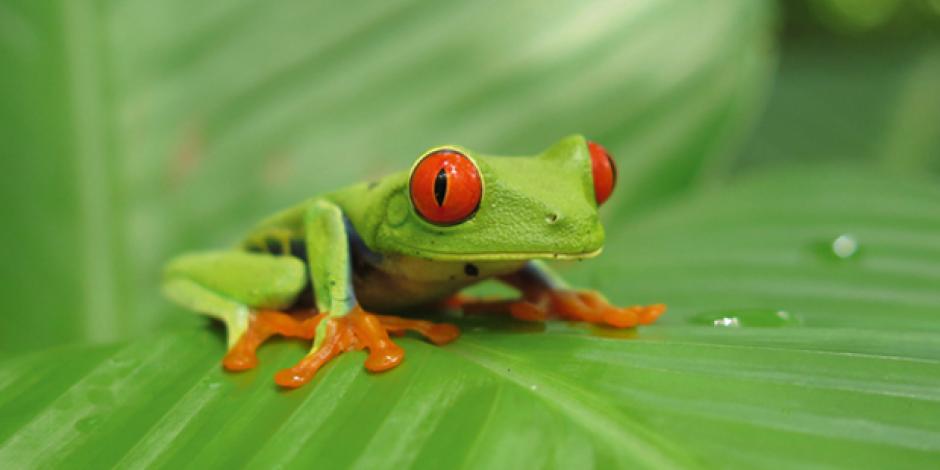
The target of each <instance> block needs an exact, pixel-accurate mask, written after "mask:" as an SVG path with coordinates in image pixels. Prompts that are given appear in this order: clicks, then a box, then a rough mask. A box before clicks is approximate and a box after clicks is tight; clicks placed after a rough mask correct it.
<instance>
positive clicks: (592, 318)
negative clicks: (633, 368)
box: [448, 290, 666, 328]
mask: <svg viewBox="0 0 940 470" xmlns="http://www.w3.org/2000/svg"><path fill="white" fill-rule="evenodd" d="M448 305H451V306H454V305H459V306H461V307H463V310H464V312H466V313H469V314H485V313H506V312H509V314H510V315H512V317H513V318H516V319H519V320H526V321H545V320H547V319H548V318H549V317H551V316H552V315H557V316H558V317H561V318H563V319H565V320H572V321H582V322H586V323H594V324H603V325H609V326H613V327H615V328H629V327H633V326H637V325H649V324H650V323H653V322H654V321H656V319H657V318H658V317H659V316H660V315H662V314H663V313H664V312H665V311H666V306H665V305H663V304H654V305H648V306H640V305H633V306H630V307H616V306H613V305H611V304H610V303H608V302H607V300H606V299H604V296H602V295H601V294H599V293H597V292H595V291H573V290H545V291H540V292H539V293H537V294H535V295H533V296H531V298H524V299H519V300H506V301H487V300H472V299H466V298H463V297H457V298H456V299H453V300H451V301H450V302H449V303H448Z"/></svg>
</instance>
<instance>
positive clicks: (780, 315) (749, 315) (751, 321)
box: [688, 309, 803, 328]
mask: <svg viewBox="0 0 940 470" xmlns="http://www.w3.org/2000/svg"><path fill="white" fill-rule="evenodd" d="M688 321H689V323H694V324H697V325H709V326H715V327H719V328H742V327H758V328H772V327H781V326H799V325H801V324H803V319H802V318H800V317H799V316H798V315H794V314H792V313H790V312H787V311H786V310H778V309H741V310H730V311H722V312H704V313H700V314H698V315H693V316H691V317H689V320H688Z"/></svg>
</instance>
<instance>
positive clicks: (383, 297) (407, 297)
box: [353, 256, 525, 312]
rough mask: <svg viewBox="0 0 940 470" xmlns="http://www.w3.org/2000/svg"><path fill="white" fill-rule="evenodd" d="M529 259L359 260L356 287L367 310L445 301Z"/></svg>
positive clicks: (354, 281)
mask: <svg viewBox="0 0 940 470" xmlns="http://www.w3.org/2000/svg"><path fill="white" fill-rule="evenodd" d="M524 264H525V261H485V262H458V261H445V262H441V261H429V260H424V259H420V258H414V257H409V256H394V257H386V258H384V259H382V260H381V261H379V262H377V263H374V264H373V263H367V262H355V263H354V268H353V287H354V289H355V292H356V298H357V299H358V300H359V302H360V303H361V304H362V306H363V307H364V308H365V309H366V310H372V311H377V312H391V311H398V310H401V309H405V308H408V307H414V306H419V305H426V304H430V303H434V302H438V301H441V300H443V299H446V298H447V297H449V296H451V295H453V294H455V293H457V292H458V291H460V290H461V289H463V288H465V287H468V286H471V285H473V284H476V283H477V282H480V281H482V280H485V279H490V278H493V277H496V276H500V275H503V274H509V273H511V272H514V271H518V270H519V269H521V268H522V266H523V265H524Z"/></svg>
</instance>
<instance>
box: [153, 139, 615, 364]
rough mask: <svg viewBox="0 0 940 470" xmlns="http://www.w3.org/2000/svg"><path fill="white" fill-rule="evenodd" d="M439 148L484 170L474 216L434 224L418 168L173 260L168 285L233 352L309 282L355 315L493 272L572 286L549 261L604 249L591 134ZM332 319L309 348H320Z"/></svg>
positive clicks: (306, 205) (432, 297)
mask: <svg viewBox="0 0 940 470" xmlns="http://www.w3.org/2000/svg"><path fill="white" fill-rule="evenodd" d="M441 148H450V149H456V150H459V151H460V152H462V153H464V155H466V156H468V157H469V158H471V159H472V160H473V161H474V162H475V163H476V165H477V167H478V169H479V171H480V175H481V177H482V181H483V196H482V200H481V202H480V206H479V209H478V210H477V212H476V213H475V214H474V215H473V216H472V217H470V218H469V219H467V220H466V221H464V222H461V223H459V224H457V225H452V226H438V225H434V224H431V223H429V222H427V221H425V220H424V219H423V218H422V217H421V216H419V215H418V213H417V212H416V211H415V209H414V207H413V206H412V203H411V198H410V197H409V186H408V184H409V178H410V175H411V171H403V172H400V173H395V174H392V175H389V176H387V177H385V178H383V179H381V180H379V181H377V182H371V183H361V184H357V185H354V186H350V187H348V188H345V189H341V190H339V191H336V192H334V193H330V194H326V195H324V196H320V197H315V198H312V199H309V200H307V201H304V202H302V203H301V204H299V205H297V206H294V207H291V208H289V209H286V210H284V211H281V212H278V213H276V214H274V215H273V216H271V217H269V218H267V219H266V220H264V221H262V222H261V223H260V224H258V226H256V227H255V228H254V229H253V230H252V231H251V232H250V233H249V234H248V236H247V238H246V239H245V241H244V242H243V243H242V245H241V246H240V247H239V248H238V249H236V250H232V251H221V252H219V251H217V252H203V253H194V254H187V255H183V256H180V257H178V258H176V259H174V260H172V261H171V262H170V263H169V264H168V265H167V267H166V270H165V280H164V285H163V287H164V292H165V293H166V295H167V296H168V297H169V298H171V299H172V300H174V301H176V302H178V303H180V304H182V305H183V306H185V307H187V308H189V309H191V310H195V311H197V312H200V313H204V314H207V315H210V316H213V317H215V318H218V319H220V320H222V321H223V322H224V323H225V325H226V327H227V332H228V344H229V347H230V348H231V347H232V346H234V345H235V344H236V342H237V341H238V339H239V338H241V336H242V335H243V334H244V332H245V331H246V329H247V328H248V324H249V320H250V313H251V312H252V310H254V309H274V310H279V309H286V308H290V307H291V306H293V305H296V304H297V301H298V298H299V297H300V296H301V294H302V293H303V292H304V291H305V289H306V288H307V287H308V286H312V292H313V294H314V299H315V306H316V308H317V310H319V311H320V312H329V314H330V315H331V316H341V315H345V314H347V313H348V312H349V311H350V310H351V309H352V308H353V306H354V305H355V304H356V302H359V303H360V305H361V306H362V307H363V308H364V309H365V310H367V311H372V312H395V311H403V310H407V309H409V308H415V307H420V306H423V305H430V304H434V303H435V302H440V301H442V300H444V299H446V298H448V297H450V296H452V295H454V294H456V293H457V292H459V291H460V290H461V289H463V288H465V287H467V286H470V285H472V284H475V283H477V282H480V281H482V280H486V279H490V278H497V279H500V280H503V281H505V282H507V283H510V284H511V285H515V286H516V287H519V283H520V280H521V281H523V282H525V284H526V285H536V286H542V287H544V288H546V289H560V288H565V287H566V286H565V284H564V282H563V281H562V280H561V279H560V278H559V277H558V276H557V275H555V274H554V273H553V272H552V271H550V269H549V268H548V267H547V266H545V264H544V263H542V262H541V261H539V260H543V259H582V258H589V257H593V256H596V255H598V254H599V253H600V251H601V248H602V246H603V242H604V229H603V227H602V226H601V223H600V219H599V218H598V213H597V209H598V208H597V204H596V202H595V200H594V186H593V179H592V173H591V158H590V154H589V150H588V146H587V141H586V140H585V139H584V137H582V136H580V135H575V136H570V137H567V138H564V139H562V140H561V141H559V142H557V143H556V144H554V145H553V146H551V147H550V148H548V149H547V150H545V151H544V152H542V153H541V154H539V155H536V156H534V157H495V156H485V155H480V154H477V153H475V152H473V151H471V150H469V149H465V148H462V147H460V146H446V147H436V148H433V149H430V150H428V152H426V153H425V154H423V155H422V157H423V156H424V155H427V154H428V153H431V152H433V151H435V150H438V149H441ZM420 160H421V158H419V159H418V160H417V161H420ZM417 161H416V162H415V163H417ZM303 251H305V252H306V253H305V254H306V256H303V254H302V253H303ZM292 254H293V255H292ZM305 263H306V265H305ZM326 323H327V322H321V323H320V328H319V329H318V330H317V334H316V339H315V340H314V344H313V349H312V350H311V353H313V352H314V351H316V350H317V348H318V347H319V346H320V345H321V344H322V342H323V339H324V335H325V334H326V329H325V325H326Z"/></svg>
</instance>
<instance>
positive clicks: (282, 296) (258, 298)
mask: <svg viewBox="0 0 940 470" xmlns="http://www.w3.org/2000/svg"><path fill="white" fill-rule="evenodd" d="M306 284H307V274H306V269H305V266H304V264H303V262H302V261H300V260H299V259H297V258H293V257H290V256H272V255H268V254H259V253H247V252H205V253H196V254H189V255H184V256H181V257H179V258H176V259H174V260H173V261H171V262H170V263H169V264H168V265H167V267H166V269H165V272H164V283H163V290H164V292H165V293H166V295H167V296H168V297H169V298H170V299H172V300H173V301H175V302H177V303H179V304H181V305H183V306H185V307H187V308H189V309H192V310H195V311H197V312H199V313H203V314H206V315H209V316H211V317H214V318H217V319H219V320H221V321H222V322H223V323H224V324H225V327H226V335H227V341H228V353H227V354H226V356H225V360H224V361H223V364H224V365H225V367H226V368H227V369H229V370H245V369H250V368H252V367H254V366H255V365H257V357H256V356H255V350H256V349H257V348H258V346H260V345H261V343H263V342H264V341H265V340H266V339H268V338H269V337H271V336H272V335H275V334H280V335H283V336H290V337H299V338H311V337H313V334H314V332H315V330H316V324H317V323H318V322H319V316H317V315H315V314H313V313H312V312H310V313H307V314H306V315H300V316H298V315H288V314H286V313H283V312H281V311H279V310H281V309H284V308H287V307H289V306H291V305H292V304H293V303H294V301H295V300H296V298H297V296H298V295H299V294H300V293H301V292H302V291H303V289H304V286H306Z"/></svg>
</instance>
